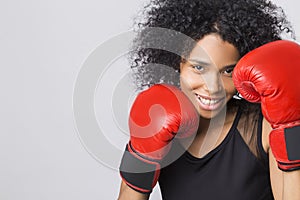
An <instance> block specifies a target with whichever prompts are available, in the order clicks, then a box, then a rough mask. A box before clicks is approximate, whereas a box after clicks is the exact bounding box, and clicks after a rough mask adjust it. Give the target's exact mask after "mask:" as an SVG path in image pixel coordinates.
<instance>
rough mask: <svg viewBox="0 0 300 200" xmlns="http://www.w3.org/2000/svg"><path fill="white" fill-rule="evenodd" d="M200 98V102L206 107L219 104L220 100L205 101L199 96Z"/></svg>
mask: <svg viewBox="0 0 300 200" xmlns="http://www.w3.org/2000/svg"><path fill="white" fill-rule="evenodd" d="M197 96H198V98H199V99H200V101H201V102H202V103H203V104H205V105H213V104H216V103H218V102H219V101H220V100H219V99H218V100H213V99H205V98H203V97H200V96H199V95H197Z"/></svg>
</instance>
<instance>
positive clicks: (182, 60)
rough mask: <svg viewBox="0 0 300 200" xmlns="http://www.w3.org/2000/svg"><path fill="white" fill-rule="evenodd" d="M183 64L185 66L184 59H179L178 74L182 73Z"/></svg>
mask: <svg viewBox="0 0 300 200" xmlns="http://www.w3.org/2000/svg"><path fill="white" fill-rule="evenodd" d="M184 64H186V59H185V58H184V57H181V60H180V64H179V72H180V71H182V68H183V65H184Z"/></svg>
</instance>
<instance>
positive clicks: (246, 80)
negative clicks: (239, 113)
mask: <svg viewBox="0 0 300 200" xmlns="http://www.w3.org/2000/svg"><path fill="white" fill-rule="evenodd" d="M299 58H300V46H299V45H298V44H297V43H294V42H291V41H284V40H279V41H274V42H270V43H268V44H265V45H263V46H261V47H259V48H257V49H254V50H253V51H251V52H249V53H248V54H246V55H245V56H243V57H242V58H241V59H240V60H239V62H238V64H237V65H236V67H235V69H234V73H233V81H234V83H235V85H236V88H237V90H238V91H239V92H240V93H241V95H242V96H243V97H244V98H245V99H246V100H248V101H251V102H259V103H261V108H262V113H263V115H264V117H265V119H266V121H268V122H269V125H268V127H269V128H266V130H265V131H264V132H263V138H264V141H267V145H266V146H267V148H266V149H267V152H268V153H269V155H270V159H269V160H270V173H271V174H270V175H271V183H272V189H273V193H274V196H275V198H276V200H296V199H297V200H300V185H299V183H300V145H299V143H300V93H299V91H300V84H299V79H298V74H299V70H300V59H299ZM264 124H266V123H264ZM266 127H267V126H266ZM276 165H277V166H276Z"/></svg>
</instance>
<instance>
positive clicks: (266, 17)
mask: <svg viewBox="0 0 300 200" xmlns="http://www.w3.org/2000/svg"><path fill="white" fill-rule="evenodd" d="M135 26H136V28H137V31H138V35H137V37H136V39H135V41H134V43H133V47H134V51H133V53H132V54H131V55H130V60H131V61H132V62H131V68H132V69H133V75H134V81H135V85H136V86H137V88H138V89H144V88H145V87H146V88H147V87H149V86H151V85H153V84H156V83H161V82H164V83H170V84H173V85H177V86H179V75H178V73H176V71H177V72H178V71H179V64H180V61H181V59H182V57H183V54H184V52H185V53H187V52H186V51H184V49H187V48H186V47H187V46H188V47H189V48H188V49H190V47H191V46H190V45H191V44H189V45H187V41H184V40H183V41H176V40H175V41H174V40H170V38H172V36H171V35H173V36H174V35H176V34H174V32H175V33H176V32H177V33H181V34H184V35H186V36H188V37H190V38H192V39H193V40H195V41H198V40H200V39H201V38H203V36H205V35H207V34H210V33H217V34H219V35H220V36H221V38H222V39H223V40H224V41H228V42H229V43H231V44H233V45H234V46H235V47H236V48H237V49H238V51H239V53H240V55H241V56H243V55H244V54H246V53H247V52H248V51H250V50H252V49H254V48H256V47H258V46H261V45H263V44H265V43H268V42H270V41H274V40H279V39H281V34H282V33H284V32H285V33H288V34H290V35H291V37H294V33H293V30H292V28H291V25H290V23H289V22H288V20H287V19H286V15H285V13H284V11H283V10H282V9H281V7H278V6H276V5H275V4H273V3H272V2H270V1H266V0H238V1H236V0H150V2H149V4H148V5H146V6H145V7H144V8H143V12H142V13H141V14H140V15H139V17H138V18H137V20H136V23H135ZM152 27H159V28H164V29H166V32H168V31H169V33H167V34H166V35H168V36H170V37H169V38H167V39H166V37H163V36H162V35H161V34H160V33H159V32H156V33H149V31H148V29H149V28H152ZM172 31H174V32H172ZM173 39H174V37H173ZM170 43H172V44H170ZM145 44H147V45H145ZM170 45H172V48H173V49H176V50H175V52H182V55H178V53H174V52H170V51H167V50H164V49H168V48H164V46H166V47H167V46H170ZM145 46H148V47H151V46H152V47H157V46H159V47H160V49H158V48H147V47H145ZM180 49H182V51H180ZM166 66H167V67H166Z"/></svg>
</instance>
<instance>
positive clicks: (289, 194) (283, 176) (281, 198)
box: [263, 119, 300, 200]
mask: <svg viewBox="0 0 300 200" xmlns="http://www.w3.org/2000/svg"><path fill="white" fill-rule="evenodd" d="M271 130H272V127H271V125H270V124H269V123H268V122H267V121H266V120H265V119H264V120H263V144H264V147H265V150H266V151H267V152H268V154H269V167H270V178H271V186H272V191H273V194H274V198H275V200H300V170H296V171H291V172H284V171H282V170H280V169H279V168H278V165H277V161H276V159H275V157H274V155H273V153H272V151H271V149H270V146H269V134H270V132H271Z"/></svg>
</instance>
